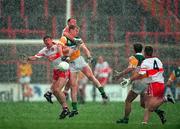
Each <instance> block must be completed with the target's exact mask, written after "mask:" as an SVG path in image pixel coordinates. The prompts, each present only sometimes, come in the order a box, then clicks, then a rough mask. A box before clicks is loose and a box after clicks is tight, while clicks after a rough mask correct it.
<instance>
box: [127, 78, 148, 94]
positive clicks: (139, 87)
mask: <svg viewBox="0 0 180 129" xmlns="http://www.w3.org/2000/svg"><path fill="white" fill-rule="evenodd" d="M147 87H148V84H147V83H145V82H144V81H142V80H135V81H134V82H133V83H132V87H131V90H132V91H133V92H134V93H136V94H141V93H143V92H144V91H145V89H146V88H147Z"/></svg>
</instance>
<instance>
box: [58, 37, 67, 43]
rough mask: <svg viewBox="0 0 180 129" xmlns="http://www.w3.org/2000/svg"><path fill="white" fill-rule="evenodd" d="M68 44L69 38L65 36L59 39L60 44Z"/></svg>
mask: <svg viewBox="0 0 180 129" xmlns="http://www.w3.org/2000/svg"><path fill="white" fill-rule="evenodd" d="M66 42H67V38H66V37H65V36H61V38H60V39H59V43H60V44H66Z"/></svg>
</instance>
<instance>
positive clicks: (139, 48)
mask: <svg viewBox="0 0 180 129" xmlns="http://www.w3.org/2000/svg"><path fill="white" fill-rule="evenodd" d="M133 47H134V51H135V52H136V53H141V52H142V49H143V46H142V44H140V43H135V44H134V45H133Z"/></svg>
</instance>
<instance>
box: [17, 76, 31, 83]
mask: <svg viewBox="0 0 180 129" xmlns="http://www.w3.org/2000/svg"><path fill="white" fill-rule="evenodd" d="M30 81H31V78H30V77H29V76H24V77H21V78H20V79H19V82H20V83H21V84H24V83H30Z"/></svg>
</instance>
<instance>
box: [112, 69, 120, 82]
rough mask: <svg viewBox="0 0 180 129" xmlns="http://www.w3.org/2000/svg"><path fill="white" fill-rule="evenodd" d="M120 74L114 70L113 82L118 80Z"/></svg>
mask: <svg viewBox="0 0 180 129" xmlns="http://www.w3.org/2000/svg"><path fill="white" fill-rule="evenodd" d="M121 74H122V72H119V71H117V70H114V71H113V77H112V78H113V80H117V79H119V78H120V75H121Z"/></svg>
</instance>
